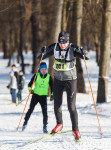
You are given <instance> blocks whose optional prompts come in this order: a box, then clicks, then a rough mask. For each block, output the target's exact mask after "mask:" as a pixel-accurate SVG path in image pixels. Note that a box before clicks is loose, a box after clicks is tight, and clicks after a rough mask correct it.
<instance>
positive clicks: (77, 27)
mask: <svg viewBox="0 0 111 150" xmlns="http://www.w3.org/2000/svg"><path fill="white" fill-rule="evenodd" d="M82 9H83V0H76V1H75V0H74V3H73V22H72V25H71V40H72V43H75V44H77V45H78V46H80V45H81V24H82ZM72 31H73V32H72ZM76 68H77V92H79V93H86V88H85V81H84V74H83V69H82V65H81V60H80V58H77V59H76Z"/></svg>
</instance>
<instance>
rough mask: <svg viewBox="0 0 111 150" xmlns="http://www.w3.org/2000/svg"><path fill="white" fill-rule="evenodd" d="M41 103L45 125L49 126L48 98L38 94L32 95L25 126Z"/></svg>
mask: <svg viewBox="0 0 111 150" xmlns="http://www.w3.org/2000/svg"><path fill="white" fill-rule="evenodd" d="M38 102H39V103H40V105H41V109H42V114H43V125H44V126H46V125H47V123H48V122H47V120H48V116H47V97H46V96H39V95H37V94H33V95H32V99H31V102H30V107H29V109H28V111H27V113H26V116H25V118H24V119H25V121H24V125H26V124H27V122H28V120H29V118H30V116H31V114H32V112H33V110H34V108H35V106H36V105H37V103H38Z"/></svg>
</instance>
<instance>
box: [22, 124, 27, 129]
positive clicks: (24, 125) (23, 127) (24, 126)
mask: <svg viewBox="0 0 111 150" xmlns="http://www.w3.org/2000/svg"><path fill="white" fill-rule="evenodd" d="M26 126H27V123H26V122H24V124H23V126H22V131H24V130H25V128H26Z"/></svg>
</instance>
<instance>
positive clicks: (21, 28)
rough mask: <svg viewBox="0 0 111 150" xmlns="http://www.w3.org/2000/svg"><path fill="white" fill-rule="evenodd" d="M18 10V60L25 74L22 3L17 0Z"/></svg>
mask: <svg viewBox="0 0 111 150" xmlns="http://www.w3.org/2000/svg"><path fill="white" fill-rule="evenodd" d="M19 10H20V18H21V19H20V45H19V51H20V52H19V53H20V58H21V66H22V70H23V72H24V73H25V68H24V57H23V53H22V51H23V26H24V20H23V18H22V17H23V1H22V0H19Z"/></svg>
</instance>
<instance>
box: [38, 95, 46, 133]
mask: <svg viewBox="0 0 111 150" xmlns="http://www.w3.org/2000/svg"><path fill="white" fill-rule="evenodd" d="M39 103H40V105H41V108H42V114H43V132H44V133H47V132H48V131H47V124H48V115H47V98H46V96H41V97H40V101H39Z"/></svg>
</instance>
